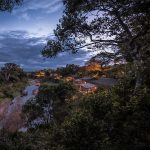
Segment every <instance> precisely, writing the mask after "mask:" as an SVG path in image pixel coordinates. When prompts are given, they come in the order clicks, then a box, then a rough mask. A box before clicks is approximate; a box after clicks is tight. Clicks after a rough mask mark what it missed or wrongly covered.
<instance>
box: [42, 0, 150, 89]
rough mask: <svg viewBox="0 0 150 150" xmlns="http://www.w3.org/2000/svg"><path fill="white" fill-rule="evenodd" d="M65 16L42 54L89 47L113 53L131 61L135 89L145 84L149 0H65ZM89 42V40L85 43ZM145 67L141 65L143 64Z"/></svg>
mask: <svg viewBox="0 0 150 150" xmlns="http://www.w3.org/2000/svg"><path fill="white" fill-rule="evenodd" d="M63 2H64V6H65V10H64V15H63V17H62V18H61V19H60V23H59V24H58V25H57V28H56V30H54V33H55V36H56V40H50V41H49V42H48V43H47V46H46V47H45V48H44V49H43V51H42V54H43V56H45V57H52V56H55V55H57V54H58V53H59V52H62V51H68V50H71V51H72V52H73V53H75V52H77V51H78V50H79V49H81V48H83V47H86V46H91V47H92V49H93V50H94V49H96V50H98V51H103V52H104V53H105V52H110V51H111V52H113V53H114V59H115V57H116V56H122V57H123V59H124V60H125V61H126V62H131V63H133V66H134V70H132V71H133V72H134V75H135V78H136V83H135V89H138V88H139V87H141V86H142V85H144V84H146V81H147V76H145V75H144V72H147V69H148V64H149V54H150V49H149V46H150V44H149V43H150V42H149V39H150V13H149V11H150V7H149V6H150V1H148V0H136V1H135V0H124V1H121V0H94V1H93V0H64V1H63ZM87 41H88V43H87ZM143 66H144V67H143Z"/></svg>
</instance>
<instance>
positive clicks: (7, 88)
mask: <svg viewBox="0 0 150 150" xmlns="http://www.w3.org/2000/svg"><path fill="white" fill-rule="evenodd" d="M26 85H27V81H19V82H16V83H7V84H6V83H5V84H4V83H3V84H0V102H1V101H4V100H5V99H9V100H12V99H13V98H14V97H16V96H19V95H20V92H21V91H22V90H23V89H24V88H25V87H26Z"/></svg>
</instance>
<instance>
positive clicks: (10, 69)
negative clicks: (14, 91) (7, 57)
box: [1, 63, 25, 82]
mask: <svg viewBox="0 0 150 150" xmlns="http://www.w3.org/2000/svg"><path fill="white" fill-rule="evenodd" d="M1 74H2V75H3V78H4V80H5V81H6V82H9V81H13V80H16V81H18V80H20V79H22V78H24V77H25V73H24V71H23V69H22V68H20V66H19V65H16V64H14V63H6V64H5V65H4V67H2V68H1Z"/></svg>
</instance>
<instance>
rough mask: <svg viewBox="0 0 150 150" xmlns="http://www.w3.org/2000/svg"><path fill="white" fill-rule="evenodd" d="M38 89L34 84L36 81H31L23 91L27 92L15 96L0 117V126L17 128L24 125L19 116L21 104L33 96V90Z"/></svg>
mask: <svg viewBox="0 0 150 150" xmlns="http://www.w3.org/2000/svg"><path fill="white" fill-rule="evenodd" d="M38 89H39V86H37V85H36V81H32V82H31V83H30V85H29V86H27V87H26V89H25V93H27V95H25V96H19V97H16V98H14V99H13V100H12V102H10V103H9V104H8V106H7V107H6V110H5V112H4V115H3V117H2V118H0V119H1V120H0V128H7V129H10V130H17V129H19V128H21V127H23V126H24V120H23V118H22V116H21V115H22V106H23V105H24V104H25V103H26V102H27V101H28V100H30V99H31V98H33V97H35V94H34V91H38Z"/></svg>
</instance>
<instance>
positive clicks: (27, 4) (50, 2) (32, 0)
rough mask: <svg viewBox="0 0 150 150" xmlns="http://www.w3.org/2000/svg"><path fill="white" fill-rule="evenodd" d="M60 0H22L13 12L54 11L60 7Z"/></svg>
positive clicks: (61, 5) (61, 4)
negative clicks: (20, 4)
mask: <svg viewBox="0 0 150 150" xmlns="http://www.w3.org/2000/svg"><path fill="white" fill-rule="evenodd" d="M62 7H63V3H62V0H40V1H39V0H24V2H23V4H22V6H21V7H18V8H17V9H15V10H14V13H18V12H19V13H21V12H22V13H25V12H26V13H27V12H29V11H39V10H40V11H43V12H46V13H54V12H56V11H58V10H60V9H62Z"/></svg>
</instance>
